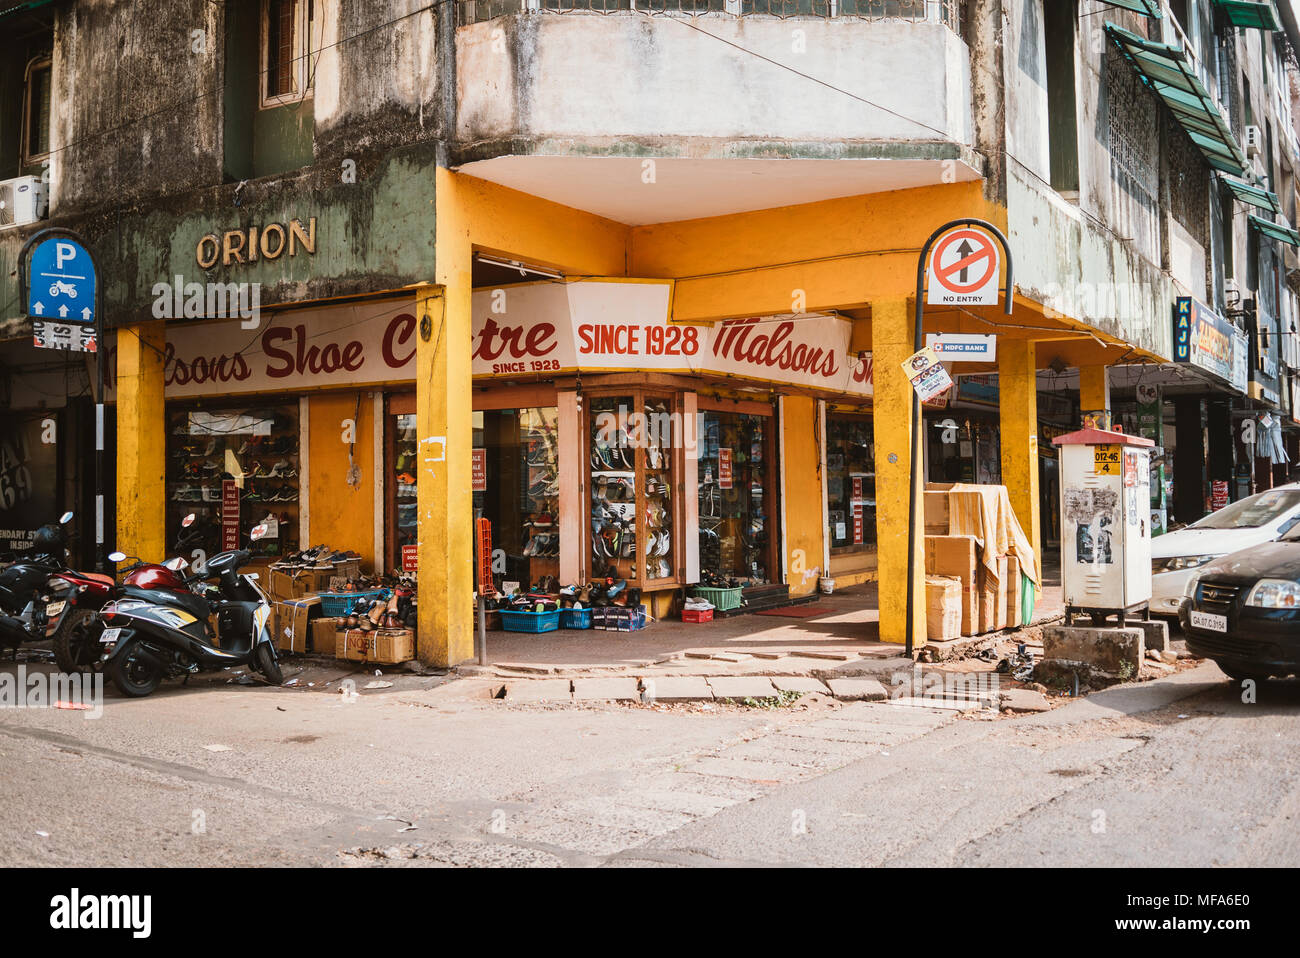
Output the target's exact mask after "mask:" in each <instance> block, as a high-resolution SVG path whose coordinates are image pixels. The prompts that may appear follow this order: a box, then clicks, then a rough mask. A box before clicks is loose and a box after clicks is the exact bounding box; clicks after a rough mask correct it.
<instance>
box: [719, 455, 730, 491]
mask: <svg viewBox="0 0 1300 958" xmlns="http://www.w3.org/2000/svg"><path fill="white" fill-rule="evenodd" d="M718 488H719V489H730V488H731V450H730V449H729V448H728V447H726V446H722V447H721V448H719V449H718Z"/></svg>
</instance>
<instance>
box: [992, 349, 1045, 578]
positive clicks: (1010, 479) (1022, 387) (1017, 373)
mask: <svg viewBox="0 0 1300 958" xmlns="http://www.w3.org/2000/svg"><path fill="white" fill-rule="evenodd" d="M1035 353H1036V349H1035V346H1034V343H1033V342H1032V341H1031V340H1024V339H1003V340H1002V341H1001V342H999V343H998V397H999V399H998V403H999V407H1000V412H1001V434H1002V439H1001V442H1002V484H1003V485H1005V486H1006V487H1007V494H1008V496H1010V498H1011V508H1012V509H1013V510H1014V511H1015V514H1016V519H1018V520H1019V521H1020V527H1021V528H1022V529H1024V531H1025V535H1026V536H1028V537H1029V541H1030V543H1031V544H1032V545H1033V547H1034V555H1035V556H1037V557H1038V568H1039V569H1041V568H1042V567H1043V542H1042V536H1041V534H1040V532H1039V517H1038V513H1039V500H1038V370H1037V362H1036V356H1035Z"/></svg>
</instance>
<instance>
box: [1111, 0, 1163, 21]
mask: <svg viewBox="0 0 1300 958" xmlns="http://www.w3.org/2000/svg"><path fill="white" fill-rule="evenodd" d="M1101 2H1102V3H1109V4H1110V5H1111V6H1112V7H1123V8H1124V9H1125V10H1132V11H1133V12H1134V13H1142V14H1146V15H1147V16H1148V17H1155V18H1156V19H1157V20H1159V19H1160V18H1161V17H1162V16H1163V14H1162V13H1161V12H1160V0H1101Z"/></svg>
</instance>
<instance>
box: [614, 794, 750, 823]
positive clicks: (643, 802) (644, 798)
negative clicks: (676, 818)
mask: <svg viewBox="0 0 1300 958" xmlns="http://www.w3.org/2000/svg"><path fill="white" fill-rule="evenodd" d="M610 801H612V802H617V803H618V804H620V805H628V806H630V807H632V808H654V809H658V810H660V811H665V812H679V813H681V814H684V815H693V816H696V817H699V816H704V815H712V814H714V813H715V812H720V811H722V809H724V808H729V807H730V806H732V805H735V804H737V803H738V802H740V801H742V799H739V798H734V799H733V798H724V797H721V796H715V795H704V794H701V793H698V792H684V791H680V790H678V791H675V792H663V791H655V790H644V791H642V790H635V789H629V790H627V791H623V792H615V793H614V794H613V795H611V796H610Z"/></svg>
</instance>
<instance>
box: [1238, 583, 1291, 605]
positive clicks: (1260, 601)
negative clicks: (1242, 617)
mask: <svg viewBox="0 0 1300 958" xmlns="http://www.w3.org/2000/svg"><path fill="white" fill-rule="evenodd" d="M1246 604H1247V605H1253V606H1255V607H1256V608H1260V609H1296V608H1300V582H1292V581H1291V580H1290V579H1260V580H1259V581H1258V582H1256V583H1255V585H1254V588H1252V589H1251V590H1250V595H1248V596H1246Z"/></svg>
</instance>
